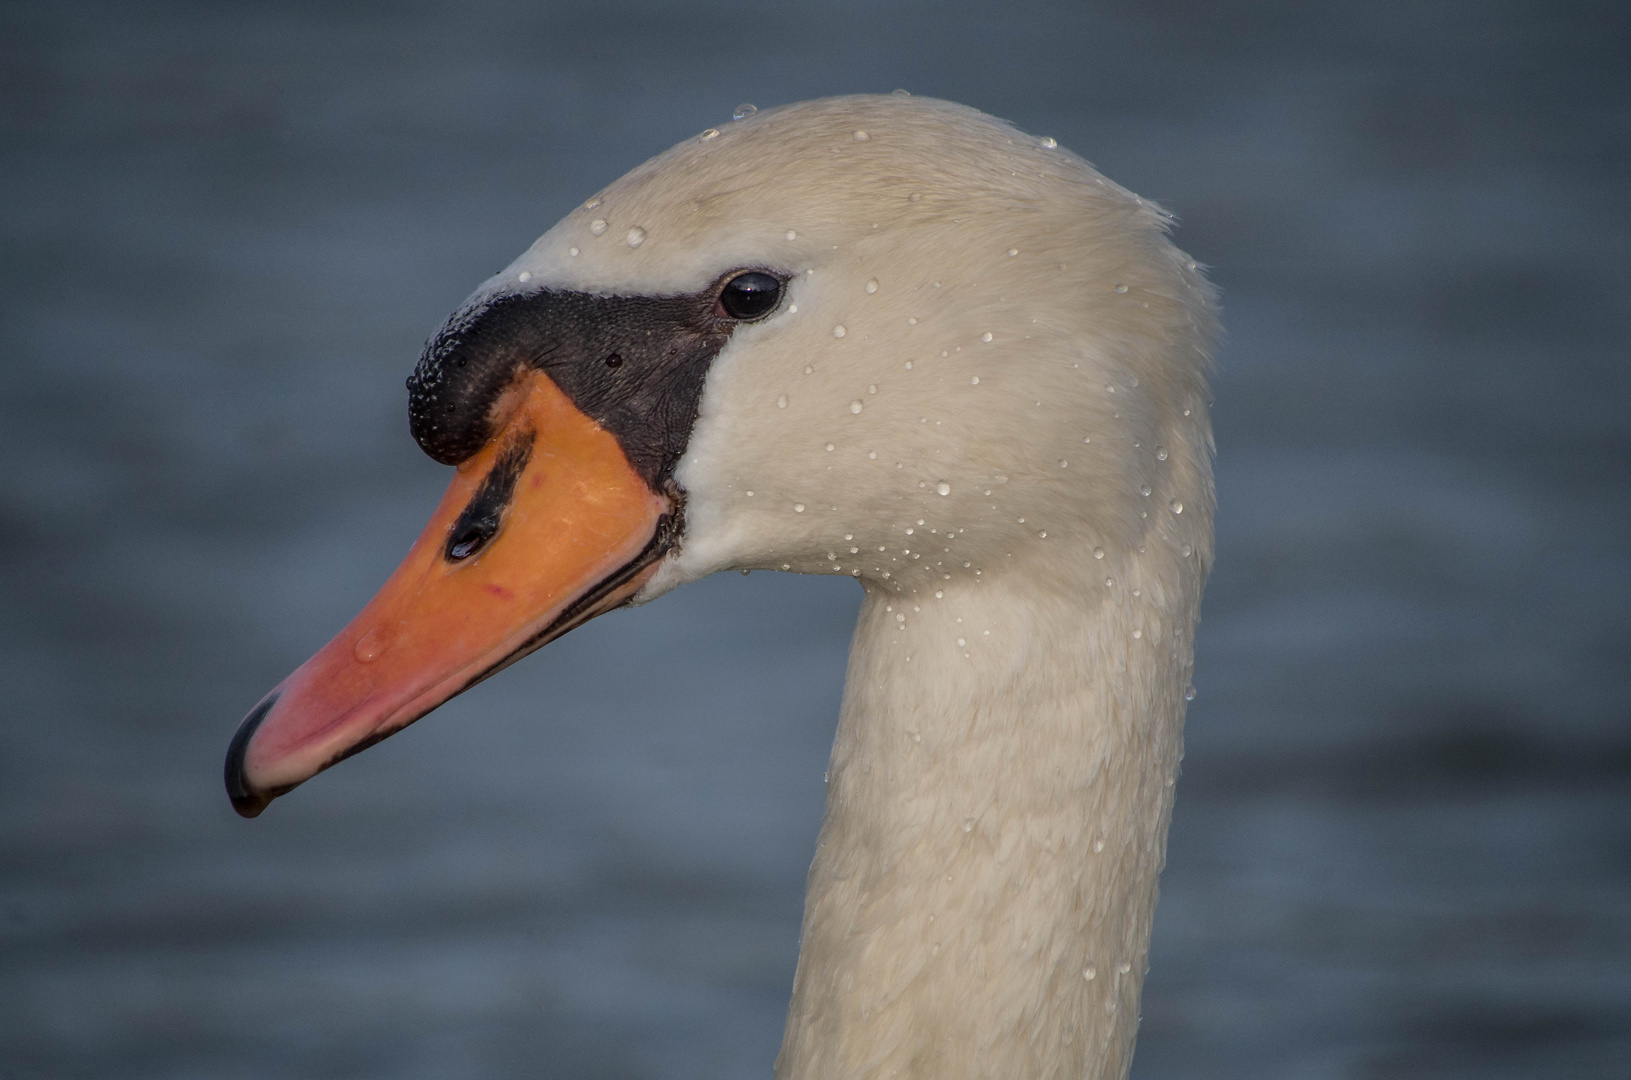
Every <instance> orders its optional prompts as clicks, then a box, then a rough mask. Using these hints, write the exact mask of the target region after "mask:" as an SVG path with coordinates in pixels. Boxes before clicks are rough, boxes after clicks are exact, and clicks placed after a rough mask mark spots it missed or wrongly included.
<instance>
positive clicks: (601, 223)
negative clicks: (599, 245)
mask: <svg viewBox="0 0 1631 1080" xmlns="http://www.w3.org/2000/svg"><path fill="white" fill-rule="evenodd" d="M589 231H590V232H592V233H594V234H595V235H596V236H604V235H605V233H606V219H605V218H603V217H597V218H595V220H593V221H591V222H590V223H589Z"/></svg>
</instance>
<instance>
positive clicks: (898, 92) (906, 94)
mask: <svg viewBox="0 0 1631 1080" xmlns="http://www.w3.org/2000/svg"><path fill="white" fill-rule="evenodd" d="M889 93H890V96H892V97H911V96H912V94H911V91H909V90H891V91H889ZM930 918H933V916H930Z"/></svg>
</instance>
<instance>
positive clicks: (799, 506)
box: [793, 503, 804, 514]
mask: <svg viewBox="0 0 1631 1080" xmlns="http://www.w3.org/2000/svg"><path fill="white" fill-rule="evenodd" d="M793 513H795V514H802V513H804V504H803V503H794V504H793Z"/></svg>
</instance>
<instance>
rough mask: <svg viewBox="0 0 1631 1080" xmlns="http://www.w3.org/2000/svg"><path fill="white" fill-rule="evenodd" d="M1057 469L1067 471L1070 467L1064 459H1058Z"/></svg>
mask: <svg viewBox="0 0 1631 1080" xmlns="http://www.w3.org/2000/svg"><path fill="white" fill-rule="evenodd" d="M1059 467H1060V468H1061V469H1068V468H1069V467H1070V462H1068V461H1066V460H1065V459H1064V458H1060V459H1059Z"/></svg>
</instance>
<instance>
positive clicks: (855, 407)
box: [849, 401, 877, 457]
mask: <svg viewBox="0 0 1631 1080" xmlns="http://www.w3.org/2000/svg"><path fill="white" fill-rule="evenodd" d="M863 408H865V406H863V405H862V404H861V403H860V401H852V402H850V403H849V411H850V412H852V413H858V412H860V411H861V410H862V409H863ZM873 456H874V457H876V456H877V455H873Z"/></svg>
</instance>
